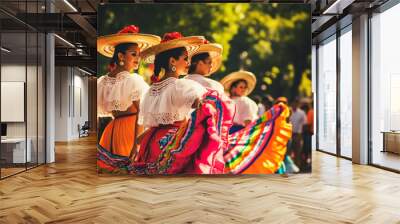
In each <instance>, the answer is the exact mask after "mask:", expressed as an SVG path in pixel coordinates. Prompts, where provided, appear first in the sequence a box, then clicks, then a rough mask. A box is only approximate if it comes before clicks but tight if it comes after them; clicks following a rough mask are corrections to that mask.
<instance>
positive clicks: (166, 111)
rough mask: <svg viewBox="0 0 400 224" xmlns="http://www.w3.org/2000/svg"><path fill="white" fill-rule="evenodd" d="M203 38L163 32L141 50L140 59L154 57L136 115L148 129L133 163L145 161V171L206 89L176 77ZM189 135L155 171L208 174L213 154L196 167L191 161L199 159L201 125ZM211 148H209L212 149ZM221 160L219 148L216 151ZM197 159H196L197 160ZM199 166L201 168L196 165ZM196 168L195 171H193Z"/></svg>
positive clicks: (162, 152) (163, 152)
mask: <svg viewBox="0 0 400 224" xmlns="http://www.w3.org/2000/svg"><path fill="white" fill-rule="evenodd" d="M203 41H204V38H203V37H200V36H192V37H183V36H182V35H181V34H180V33H178V32H173V33H167V34H165V35H164V37H163V40H162V41H161V43H160V44H159V45H156V46H154V47H151V48H149V49H148V50H146V51H145V52H143V54H142V56H143V57H144V58H149V57H151V56H155V59H154V67H155V68H154V75H153V77H152V81H153V84H152V85H151V87H150V89H149V91H148V92H147V93H146V94H145V96H144V97H143V100H142V101H141V104H140V117H141V121H142V122H143V125H144V126H145V127H147V128H148V130H147V131H146V132H145V134H144V135H143V137H142V140H141V143H140V150H139V155H138V157H137V161H136V163H135V164H136V165H137V164H146V167H147V168H146V170H147V171H146V172H150V171H148V170H149V169H150V168H152V167H153V168H157V169H160V170H161V168H160V167H159V166H160V165H161V164H159V162H160V161H161V160H163V158H165V157H166V156H167V157H168V156H169V154H168V153H169V152H168V150H167V149H166V147H167V145H168V144H169V142H170V141H171V139H179V138H180V137H179V136H181V135H179V134H177V131H178V130H182V129H180V128H181V127H184V126H185V125H187V124H188V123H187V121H188V120H189V118H190V116H191V112H192V111H193V108H197V107H198V106H199V102H200V100H201V99H202V97H203V96H204V95H205V94H206V93H207V92H208V91H207V89H206V88H205V87H203V86H202V85H200V84H199V83H198V82H195V81H193V80H189V79H179V76H182V75H186V74H187V72H188V70H189V66H190V62H189V55H190V54H191V53H192V50H195V49H197V48H198V46H199V45H200V44H202V43H203ZM191 133H192V134H193V135H191V136H193V137H191V138H190V139H188V141H187V142H185V143H184V144H182V147H183V148H180V149H178V150H176V151H175V152H174V155H172V157H171V158H172V159H171V160H168V161H169V162H168V163H167V164H164V165H165V167H168V168H165V169H164V171H160V170H158V171H157V172H158V173H212V172H213V171H214V166H215V164H217V162H215V161H214V160H215V158H216V155H215V154H216V153H212V152H211V153H209V154H212V155H211V156H210V157H207V159H204V160H203V161H200V162H197V163H196V164H198V166H199V167H197V168H196V167H194V163H195V162H194V161H195V160H201V159H202V158H203V157H201V155H199V154H197V153H196V152H198V149H199V147H200V145H201V144H202V140H203V138H204V136H205V135H206V133H207V132H206V130H205V126H204V125H197V126H195V128H194V130H193V132H191ZM212 150H213V149H209V151H212ZM218 156H219V157H220V159H221V160H223V157H222V156H223V154H222V151H221V152H220V153H219V154H218ZM199 158H200V159H199ZM218 164H219V168H218V169H219V172H220V173H222V172H223V170H224V162H223V161H221V162H220V163H218ZM200 166H201V167H200ZM194 170H198V171H194Z"/></svg>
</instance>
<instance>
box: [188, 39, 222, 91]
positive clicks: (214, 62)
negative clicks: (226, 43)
mask: <svg viewBox="0 0 400 224" xmlns="http://www.w3.org/2000/svg"><path fill="white" fill-rule="evenodd" d="M221 62H222V46H221V45H220V44H216V43H209V42H208V41H207V40H206V41H204V43H203V44H202V45H200V47H199V49H198V50H196V52H195V53H193V55H192V58H191V64H190V68H189V75H188V76H186V77H185V78H187V79H191V80H194V81H196V82H198V83H200V84H201V85H202V86H204V87H206V88H210V89H213V90H216V91H218V92H219V93H220V94H223V93H224V87H223V86H222V85H221V83H219V82H217V81H215V80H213V79H210V78H207V77H208V76H210V75H212V74H213V73H215V72H216V71H218V69H219V68H220V67H221Z"/></svg>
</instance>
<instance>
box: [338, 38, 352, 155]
mask: <svg viewBox="0 0 400 224" xmlns="http://www.w3.org/2000/svg"><path fill="white" fill-rule="evenodd" d="M351 48H352V33H351V30H350V31H348V32H346V33H344V34H343V35H341V36H340V135H341V136H340V153H341V155H342V156H345V157H348V158H351V157H352V149H351V141H352V137H351V136H352V125H351V124H352V66H351V65H352V49H351Z"/></svg>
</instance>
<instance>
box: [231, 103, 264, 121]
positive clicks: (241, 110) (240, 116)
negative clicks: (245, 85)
mask: <svg viewBox="0 0 400 224" xmlns="http://www.w3.org/2000/svg"><path fill="white" fill-rule="evenodd" d="M232 101H233V102H234V103H235V105H236V113H235V117H234V118H233V123H234V124H239V125H243V126H245V123H244V122H245V121H246V120H250V121H254V120H256V119H257V118H258V116H257V112H258V106H257V104H256V102H254V101H253V100H252V99H250V98H249V97H247V96H241V97H235V98H233V99H232Z"/></svg>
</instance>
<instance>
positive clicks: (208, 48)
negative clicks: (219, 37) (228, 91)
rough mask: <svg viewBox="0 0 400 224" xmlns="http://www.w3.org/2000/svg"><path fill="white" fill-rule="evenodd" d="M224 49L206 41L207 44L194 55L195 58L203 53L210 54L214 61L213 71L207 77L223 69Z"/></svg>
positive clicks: (201, 46)
mask: <svg viewBox="0 0 400 224" xmlns="http://www.w3.org/2000/svg"><path fill="white" fill-rule="evenodd" d="M222 49H223V48H222V45H220V44H213V43H208V41H206V42H205V44H202V45H200V47H199V48H198V49H197V50H196V51H195V52H194V53H193V55H192V57H193V56H195V55H196V54H201V53H208V54H210V57H211V60H212V64H211V71H210V73H208V74H207V75H206V76H210V75H211V74H213V73H215V72H216V71H217V70H218V69H219V68H220V67H221V64H222Z"/></svg>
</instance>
